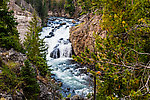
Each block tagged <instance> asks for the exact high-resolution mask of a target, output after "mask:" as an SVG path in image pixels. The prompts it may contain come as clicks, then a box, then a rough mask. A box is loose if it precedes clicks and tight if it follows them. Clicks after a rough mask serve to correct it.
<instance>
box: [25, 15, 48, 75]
mask: <svg viewBox="0 0 150 100" xmlns="http://www.w3.org/2000/svg"><path fill="white" fill-rule="evenodd" d="M40 31H41V27H39V26H38V19H37V17H36V14H34V16H33V19H32V21H31V22H30V26H29V32H28V33H27V35H26V38H25V42H24V46H25V49H26V51H27V53H26V54H27V56H28V59H29V60H30V61H31V62H32V63H33V64H34V65H36V66H37V69H38V70H39V71H40V74H41V75H42V76H44V77H45V75H46V74H47V69H48V66H47V63H46V54H47V47H46V45H45V42H44V39H40V38H39V36H40V33H39V32H40Z"/></svg>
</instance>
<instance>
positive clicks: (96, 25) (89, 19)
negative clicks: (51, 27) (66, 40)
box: [70, 13, 105, 55]
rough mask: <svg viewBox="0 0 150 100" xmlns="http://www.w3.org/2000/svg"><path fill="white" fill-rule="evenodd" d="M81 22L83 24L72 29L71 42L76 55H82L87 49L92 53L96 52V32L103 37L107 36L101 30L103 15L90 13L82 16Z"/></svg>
mask: <svg viewBox="0 0 150 100" xmlns="http://www.w3.org/2000/svg"><path fill="white" fill-rule="evenodd" d="M79 20H80V21H81V23H80V24H79V25H78V26H74V27H72V28H71V29H70V41H71V42H72V46H73V50H74V53H75V54H76V55H80V54H81V52H83V51H84V49H85V47H87V48H89V49H90V50H91V51H93V50H94V42H95V39H94V36H93V33H94V32H95V33H101V34H100V36H102V37H104V36H105V34H103V33H102V32H101V28H100V20H101V15H96V14H93V13H88V14H86V15H83V16H81V17H80V18H79Z"/></svg>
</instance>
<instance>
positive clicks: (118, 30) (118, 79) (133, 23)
mask: <svg viewBox="0 0 150 100" xmlns="http://www.w3.org/2000/svg"><path fill="white" fill-rule="evenodd" d="M79 1H82V2H80V3H81V4H82V6H85V2H86V1H84V0H79ZM91 4H92V7H95V9H99V6H98V5H100V6H101V7H102V8H103V10H102V11H101V12H100V13H101V14H102V20H100V22H101V24H100V27H101V29H102V31H106V37H105V38H101V37H100V36H99V34H100V33H94V37H95V52H94V53H93V52H90V51H89V49H85V52H84V53H82V54H81V57H79V56H77V57H75V60H77V61H79V62H81V63H84V64H88V65H89V66H93V67H94V68H93V70H90V69H89V71H90V72H91V73H93V75H94V76H95V77H96V78H97V80H96V85H97V88H96V91H97V92H95V94H97V98H94V99H97V100H106V99H107V100H112V99H115V100H118V99H127V100H128V99H130V100H131V99H132V100H135V99H142V100H147V99H148V98H149V96H150V95H149V92H150V90H149V88H150V87H149V86H150V85H149V84H150V83H149V80H150V73H149V71H150V61H149V59H150V52H149V51H148V50H147V49H149V46H148V45H149V43H150V42H149V41H150V40H149V38H150V34H149V31H150V25H149V23H150V20H149V13H150V10H149V1H148V0H121V1H120V0H98V1H97V0H93V1H91Z"/></svg>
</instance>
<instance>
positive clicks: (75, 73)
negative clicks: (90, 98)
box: [41, 17, 92, 97]
mask: <svg viewBox="0 0 150 100" xmlns="http://www.w3.org/2000/svg"><path fill="white" fill-rule="evenodd" d="M77 24H79V22H78V21H76V23H73V19H66V18H61V17H50V18H49V20H48V22H47V27H43V29H42V32H41V38H45V42H46V44H47V46H48V54H47V57H46V58H47V64H48V65H49V66H51V67H50V69H52V71H51V73H52V74H53V76H52V77H53V78H55V80H57V81H58V82H60V81H61V82H62V83H63V85H62V87H61V89H60V92H61V93H62V95H63V96H64V97H65V96H67V95H69V94H70V93H71V95H76V94H77V95H81V96H86V95H87V94H88V93H90V92H92V82H91V81H90V80H92V79H91V78H90V77H89V75H88V73H87V72H86V67H83V66H80V64H78V63H76V62H75V61H74V60H73V59H72V58H71V56H72V53H73V50H72V45H71V43H70V41H69V28H71V27H72V26H75V25H77Z"/></svg>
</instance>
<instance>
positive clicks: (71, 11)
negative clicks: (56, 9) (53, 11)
mask: <svg viewBox="0 0 150 100" xmlns="http://www.w3.org/2000/svg"><path fill="white" fill-rule="evenodd" d="M64 7H65V11H66V12H68V13H69V14H70V15H71V16H73V14H74V12H75V6H74V3H73V0H66V2H65V5H64Z"/></svg>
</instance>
